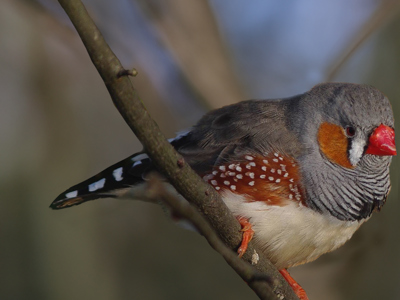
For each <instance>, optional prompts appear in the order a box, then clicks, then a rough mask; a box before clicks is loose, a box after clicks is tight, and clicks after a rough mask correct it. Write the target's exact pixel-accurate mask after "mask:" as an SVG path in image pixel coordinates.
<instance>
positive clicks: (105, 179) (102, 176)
mask: <svg viewBox="0 0 400 300" xmlns="http://www.w3.org/2000/svg"><path fill="white" fill-rule="evenodd" d="M151 165H152V164H151V160H150V159H149V157H148V156H147V154H146V153H143V152H141V153H136V154H134V155H132V156H130V157H128V158H126V159H124V160H122V161H120V162H118V163H116V164H114V165H112V166H111V167H108V168H107V169H105V170H104V171H102V172H100V173H98V174H97V175H95V176H93V177H90V178H89V179H87V180H85V181H83V182H81V183H79V184H77V185H74V186H73V187H71V188H69V189H68V190H66V191H65V192H63V193H61V194H60V195H59V196H58V197H57V198H56V199H55V200H54V201H53V202H52V203H51V205H50V207H51V208H52V209H61V208H66V207H70V206H73V205H79V204H81V203H83V202H86V201H89V200H95V199H99V198H115V197H118V196H119V195H120V194H121V191H123V190H125V189H128V188H130V187H132V186H135V185H137V184H139V183H141V182H143V175H144V174H145V173H146V172H147V171H149V169H151Z"/></svg>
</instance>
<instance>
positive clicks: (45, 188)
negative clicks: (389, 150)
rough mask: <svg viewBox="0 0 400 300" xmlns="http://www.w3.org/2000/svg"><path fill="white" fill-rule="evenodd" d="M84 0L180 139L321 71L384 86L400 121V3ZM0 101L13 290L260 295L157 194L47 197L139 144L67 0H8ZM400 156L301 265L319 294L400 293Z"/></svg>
mask: <svg viewBox="0 0 400 300" xmlns="http://www.w3.org/2000/svg"><path fill="white" fill-rule="evenodd" d="M84 4H85V5H86V6H87V9H88V11H89V12H90V14H91V16H92V17H93V18H94V20H95V22H96V24H97V25H98V26H99V28H100V30H101V31H102V33H103V34H104V37H105V38H106V40H107V41H108V42H109V44H110V46H111V48H112V49H113V51H114V52H115V53H116V54H117V56H118V57H119V58H120V60H121V61H122V63H123V65H124V66H125V67H126V68H131V67H135V68H136V69H137V70H138V72H139V75H138V76H137V77H136V78H134V79H132V80H133V82H134V85H135V87H136V88H137V89H138V90H139V93H140V95H141V97H142V99H143V101H144V103H145V105H146V107H147V109H148V110H149V111H150V113H151V115H152V116H153V118H154V119H155V120H156V121H157V122H158V124H159V125H160V128H161V129H162V131H163V132H164V133H165V134H166V135H167V136H168V137H173V136H174V135H175V133H176V132H179V131H180V130H183V129H185V128H187V127H190V126H191V125H193V124H194V123H195V122H196V121H197V120H198V119H199V118H200V116H201V115H202V114H204V113H205V112H206V111H208V110H210V109H212V108H216V107H220V106H223V105H226V104H230V103H234V102H237V101H240V100H244V99H250V98H275V97H286V96H292V95H294V94H297V93H302V92H304V91H306V90H308V89H310V88H311V87H312V86H313V85H315V84H317V83H319V82H323V81H347V82H355V83H367V84H372V85H374V86H376V87H377V88H379V89H380V90H381V91H383V92H384V93H385V94H386V95H387V96H388V97H389V99H390V100H391V102H392V105H393V109H394V113H395V117H396V118H397V124H396V126H397V128H400V124H399V123H398V121H399V120H400V81H399V78H400V59H399V57H400V39H399V34H400V14H399V6H400V5H399V3H398V1H383V0H381V1H380V0H336V1H319V0H304V1H281V0H270V1H263V0H252V1H243V0H242V1H240V0H230V1H226V0H225V1H224V0H209V1H206V0H203V1H187V0H115V1H99V0H86V1H84ZM0 108H1V109H0V151H1V152H0V153H1V155H0V166H1V167H0V199H1V200H0V239H1V245H0V255H1V256H0V299H41V300H45V299H51V300H53V299H78V300H79V299H97V300H103V299H104V300H106V299H115V300H119V299H144V300H147V299H257V297H256V296H255V294H253V292H252V291H251V290H250V289H249V288H248V287H247V285H246V284H245V283H244V282H243V281H242V280H241V279H240V278H239V277H238V276H237V275H236V274H235V273H234V272H233V271H232V270H231V269H230V267H228V266H227V264H226V263H225V261H224V260H223V259H222V258H221V257H220V256H219V255H218V254H217V253H215V252H214V251H213V250H212V249H211V248H210V247H209V246H208V244H207V242H206V241H205V240H204V239H203V238H202V237H201V236H199V235H197V234H194V233H192V232H190V231H186V230H184V229H181V228H179V227H177V226H176V225H174V224H173V223H172V222H171V221H170V220H169V218H168V216H166V215H165V214H164V213H163V211H162V209H161V208H160V207H158V206H155V205H152V204H148V203H142V202H136V201H118V200H110V199H104V200H99V201H94V202H90V203H87V204H84V205H82V206H78V207H74V208H71V209H67V210H62V211H52V210H50V209H49V208H48V206H49V204H50V203H51V201H52V200H53V199H54V198H55V197H56V196H57V195H58V194H60V193H61V192H63V191H64V190H65V189H67V188H68V187H70V186H71V185H73V184H76V183H78V182H80V181H82V180H84V179H87V178H88V177H90V176H92V175H94V174H95V173H97V172H99V171H101V170H103V169H104V168H106V167H108V166H109V165H111V164H113V163H115V162H117V161H119V160H121V159H123V158H125V157H127V156H129V155H131V154H132V153H134V152H136V151H138V150H140V149H141V145H140V143H139V142H138V141H137V139H136V138H135V136H134V135H133V134H132V132H131V131H130V130H129V128H128V126H127V125H126V124H125V123H124V121H123V119H122V118H121V117H120V115H119V114H118V112H117V110H116V109H115V108H114V106H113V104H112V101H111V100H110V98H109V95H108V93H107V90H106V88H105V87H104V85H103V83H102V81H101V79H100V77H99V75H98V74H97V72H96V70H95V69H94V67H93V66H92V64H91V61H90V59H89V57H88V55H87V53H86V51H85V49H84V47H83V45H82V43H81V41H80V39H79V37H78V35H77V34H76V32H75V30H74V29H73V28H72V26H71V24H70V23H69V20H68V18H67V17H66V15H65V14H64V12H63V10H62V9H61V8H60V6H59V5H58V3H57V1H52V0H37V1H33V0H2V1H1V10H0ZM398 136H399V135H398ZM397 142H398V144H400V141H399V140H397ZM399 164H400V161H399V158H394V161H393V164H392V170H391V178H392V185H393V187H392V191H391V194H390V197H389V200H388V202H387V204H386V206H385V207H384V208H383V210H382V212H381V213H379V214H375V215H374V217H373V218H372V219H371V220H370V221H369V222H368V223H367V224H365V225H363V226H362V228H361V229H360V230H359V231H358V232H357V233H356V234H355V236H354V237H353V239H352V240H351V241H350V242H349V243H347V244H346V245H345V246H344V247H342V248H341V249H339V250H337V251H335V252H333V253H330V254H327V255H324V256H323V257H321V258H320V259H318V260H317V261H316V262H313V263H310V264H307V265H305V266H300V267H297V268H294V269H292V270H291V273H292V275H293V277H294V278H296V280H297V281H298V282H299V283H300V284H302V286H303V287H304V288H305V289H306V291H307V292H308V295H309V297H310V299H314V300H315V299H327V300H336V299H400V256H399V252H400V234H399V227H400V218H399V214H400V213H399V211H400V210H399Z"/></svg>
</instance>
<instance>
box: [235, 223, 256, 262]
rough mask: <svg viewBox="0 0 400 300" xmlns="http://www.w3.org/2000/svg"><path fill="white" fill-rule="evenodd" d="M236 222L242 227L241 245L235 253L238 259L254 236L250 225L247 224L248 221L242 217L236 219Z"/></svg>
mask: <svg viewBox="0 0 400 300" xmlns="http://www.w3.org/2000/svg"><path fill="white" fill-rule="evenodd" d="M237 220H238V221H239V223H240V225H241V226H242V230H241V231H242V232H243V236H242V243H241V244H240V247H239V249H238V250H237V253H238V255H239V257H242V256H243V255H244V254H245V253H246V250H247V247H248V245H249V243H250V241H251V239H252V238H253V236H254V230H253V228H252V227H251V223H250V222H249V220H248V219H246V218H244V217H238V218H237Z"/></svg>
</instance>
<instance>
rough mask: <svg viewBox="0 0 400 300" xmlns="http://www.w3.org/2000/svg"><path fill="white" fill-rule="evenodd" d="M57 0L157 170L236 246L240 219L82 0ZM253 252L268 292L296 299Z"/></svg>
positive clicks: (258, 285) (260, 285)
mask: <svg viewBox="0 0 400 300" xmlns="http://www.w3.org/2000/svg"><path fill="white" fill-rule="evenodd" d="M59 3H60V4H61V6H62V7H63V8H64V10H65V12H66V13H67V15H68V16H69V18H70V19H71V21H72V23H73V25H74V26H75V28H76V30H77V32H78V34H79V36H80V37H81V39H82V42H83V44H84V45H85V47H86V49H87V51H88V54H89V56H90V58H91V60H92V62H93V64H94V66H95V67H96V69H97V71H98V72H99V74H100V76H101V77H102V79H103V81H104V83H105V85H106V87H107V89H108V92H109V93H110V96H111V98H112V100H113V102H114V105H115V106H116V107H117V109H118V111H119V112H120V114H121V115H122V117H123V118H124V119H125V121H126V123H127V124H128V125H129V127H130V128H131V129H132V131H133V132H134V133H135V135H136V136H137V137H138V139H139V140H140V141H141V142H142V144H143V146H144V148H145V149H146V152H147V154H148V155H149V156H150V158H151V159H152V161H153V163H154V164H155V165H156V167H157V169H158V170H159V171H160V172H161V173H162V174H163V175H164V176H166V178H168V180H169V182H170V183H171V184H172V185H173V186H174V187H175V189H176V190H177V191H178V192H179V193H180V194H181V195H182V196H183V197H184V198H185V199H187V200H188V201H189V202H190V203H192V204H193V205H195V206H196V207H197V208H198V209H199V210H200V212H201V213H202V214H203V216H204V217H205V218H206V219H207V221H208V222H209V223H210V225H211V226H212V227H213V229H214V230H215V232H216V233H217V234H218V236H219V238H220V239H221V240H222V241H223V242H224V243H225V244H226V245H227V246H228V247H229V248H231V249H232V250H235V249H237V247H238V246H239V244H240V242H241V234H240V225H239V223H238V222H237V220H236V219H235V218H234V217H233V215H232V214H231V212H230V211H229V209H228V208H227V207H226V205H225V204H224V202H223V201H222V200H221V198H220V197H219V194H218V193H217V192H216V191H215V190H214V189H213V188H212V187H211V186H210V185H208V184H206V183H205V182H204V181H203V180H202V179H201V178H200V177H199V176H198V175H197V174H196V173H195V172H194V171H193V170H192V169H191V168H190V166H189V165H188V164H187V163H186V162H185V160H184V158H183V157H182V156H181V155H180V154H179V153H177V152H176V151H175V150H174V148H173V147H172V146H171V145H170V144H169V143H168V142H167V140H166V139H165V137H164V135H163V134H162V133H161V131H160V129H159V127H158V125H157V124H156V123H155V122H154V121H153V120H152V119H151V117H150V116H149V114H148V112H147V111H146V109H145V108H144V106H143V104H142V101H141V99H140V98H139V96H138V93H137V91H136V90H135V88H134V87H133V85H132V83H131V81H130V79H129V77H128V76H125V75H123V74H124V72H126V70H125V69H124V68H123V67H122V65H121V63H120V61H119V60H118V58H117V57H116V56H115V55H114V53H113V52H112V50H111V49H110V47H109V46H108V44H107V43H106V42H105V40H104V38H103V36H102V35H101V33H100V31H99V30H98V28H97V27H96V25H95V24H94V22H93V20H92V19H91V18H90V16H89V14H88V12H87V11H86V9H85V7H84V6H83V4H82V2H81V1H79V0H59ZM121 74H122V75H123V76H121ZM254 252H256V253H257V254H258V255H259V261H258V263H257V264H256V265H255V268H256V269H257V270H258V271H259V272H261V273H262V274H264V275H265V276H266V277H267V278H272V282H273V286H272V291H273V292H274V293H275V295H278V296H280V295H283V296H284V297H285V299H288V300H294V299H297V297H296V296H295V294H294V292H293V290H292V289H291V288H290V286H289V285H288V284H287V282H286V281H285V280H284V279H283V277H282V276H281V275H280V273H279V272H278V271H277V269H276V268H275V266H274V265H272V264H271V262H270V261H269V260H268V259H267V258H266V257H264V256H263V255H262V252H261V251H260V250H259V249H257V248H256V247H255V246H254V245H253V244H252V243H250V245H249V248H248V250H247V252H246V254H245V255H244V256H243V258H244V260H246V261H247V262H250V263H251V259H252V254H253V253H254ZM234 263H235V262H234ZM236 263H240V260H239V259H238V258H236ZM236 271H238V270H236ZM242 275H243V274H242ZM249 286H250V287H251V288H252V289H253V290H254V291H255V292H256V293H257V295H258V296H259V297H260V299H277V297H276V296H275V295H274V294H272V293H268V292H267V293H266V292H265V291H270V290H271V286H270V285H269V284H268V283H267V282H266V281H258V280H257V281H250V282H249Z"/></svg>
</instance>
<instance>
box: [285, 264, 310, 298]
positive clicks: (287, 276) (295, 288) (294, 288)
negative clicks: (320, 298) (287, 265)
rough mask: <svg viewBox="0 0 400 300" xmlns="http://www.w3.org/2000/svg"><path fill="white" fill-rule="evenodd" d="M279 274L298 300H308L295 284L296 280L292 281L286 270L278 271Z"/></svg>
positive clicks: (303, 291) (298, 285)
mask: <svg viewBox="0 0 400 300" xmlns="http://www.w3.org/2000/svg"><path fill="white" fill-rule="evenodd" d="M279 273H281V274H282V276H283V278H285V279H286V281H287V282H288V283H289V285H290V286H291V287H292V289H293V290H294V292H295V293H296V295H297V297H299V299H300V300H308V297H307V294H306V291H305V290H304V289H303V288H302V287H301V286H300V284H298V283H297V282H296V280H294V279H293V277H292V276H290V274H289V272H288V271H287V270H286V269H282V270H279Z"/></svg>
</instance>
